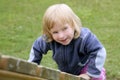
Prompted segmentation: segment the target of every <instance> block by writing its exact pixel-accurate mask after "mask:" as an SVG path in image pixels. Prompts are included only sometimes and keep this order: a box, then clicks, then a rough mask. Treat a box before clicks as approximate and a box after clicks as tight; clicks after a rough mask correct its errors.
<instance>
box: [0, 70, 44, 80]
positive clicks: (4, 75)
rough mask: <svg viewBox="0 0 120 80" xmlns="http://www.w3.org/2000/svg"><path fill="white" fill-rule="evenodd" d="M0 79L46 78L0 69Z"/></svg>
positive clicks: (35, 79) (39, 79)
mask: <svg viewBox="0 0 120 80" xmlns="http://www.w3.org/2000/svg"><path fill="white" fill-rule="evenodd" d="M0 80H46V79H42V78H39V77H36V76H30V75H26V74H20V73H15V72H10V71H5V70H0Z"/></svg>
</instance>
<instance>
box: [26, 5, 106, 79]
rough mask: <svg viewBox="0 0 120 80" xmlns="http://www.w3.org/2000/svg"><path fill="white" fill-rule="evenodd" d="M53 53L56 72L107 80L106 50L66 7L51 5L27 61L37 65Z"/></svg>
mask: <svg viewBox="0 0 120 80" xmlns="http://www.w3.org/2000/svg"><path fill="white" fill-rule="evenodd" d="M48 50H52V52H53V55H52V58H53V59H54V60H55V62H56V63H57V65H58V68H59V70H61V71H63V72H67V73H70V74H74V75H78V76H80V77H83V78H86V79H87V78H88V79H91V80H106V75H105V69H104V67H103V66H104V63H105V59H106V50H105V48H104V46H103V45H102V44H101V42H100V41H99V40H98V39H97V37H96V36H95V34H93V33H92V32H91V31H90V30H89V29H88V28H85V27H82V25H81V22H80V19H79V17H78V16H77V15H76V14H75V13H74V12H73V11H72V9H71V8H70V7H69V6H68V5H66V4H55V5H52V6H50V7H49V8H48V9H47V10H46V12H45V14H44V16H43V35H42V36H40V37H39V38H38V39H36V40H35V42H34V44H33V46H32V48H31V52H30V57H29V60H28V61H29V62H35V63H37V64H40V62H41V59H42V56H43V54H46V53H47V52H48Z"/></svg>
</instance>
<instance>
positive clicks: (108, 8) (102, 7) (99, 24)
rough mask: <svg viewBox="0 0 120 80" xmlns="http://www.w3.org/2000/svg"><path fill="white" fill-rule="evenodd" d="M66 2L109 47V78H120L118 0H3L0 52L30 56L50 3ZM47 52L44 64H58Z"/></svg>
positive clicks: (19, 56) (119, 14)
mask: <svg viewBox="0 0 120 80" xmlns="http://www.w3.org/2000/svg"><path fill="white" fill-rule="evenodd" d="M55 3H66V4H68V5H69V6H70V7H71V8H72V9H73V11H74V12H75V13H76V14H77V15H78V16H79V17H80V18H81V21H82V24H83V26H86V27H88V28H90V29H91V30H92V31H93V32H94V33H95V34H96V35H97V37H98V38H99V39H100V41H101V42H102V43H103V45H104V46H105V48H106V50H107V59H106V63H105V68H106V71H107V78H108V80H119V79H120V68H119V66H120V63H119V60H120V58H119V56H120V54H119V52H120V44H119V42H120V30H119V29H120V24H119V21H120V6H119V4H120V1H119V0H73V1H72V0H43V1H40V0H37V1H35V0H0V53H1V54H4V55H10V56H14V57H18V58H22V59H25V60H27V59H28V56H29V52H30V48H31V46H32V43H33V42H34V40H35V39H36V38H37V37H38V36H40V35H41V22H42V21H41V20H42V16H43V14H44V12H45V10H46V9H47V7H48V6H50V5H52V4H55ZM51 55H52V53H51V52H48V54H47V55H45V56H44V58H43V60H42V63H41V64H42V65H44V66H47V67H51V68H57V65H56V64H55V62H54V61H53V60H52V59H51V57H52V56H51Z"/></svg>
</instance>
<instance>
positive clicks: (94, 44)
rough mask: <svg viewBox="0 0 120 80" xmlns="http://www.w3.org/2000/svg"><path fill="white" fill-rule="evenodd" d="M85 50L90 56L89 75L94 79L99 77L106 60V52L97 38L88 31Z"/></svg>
mask: <svg viewBox="0 0 120 80" xmlns="http://www.w3.org/2000/svg"><path fill="white" fill-rule="evenodd" d="M85 50H86V52H87V54H89V55H90V56H89V63H88V68H87V74H88V75H90V76H92V77H95V78H97V77H99V76H100V73H101V70H102V68H103V65H104V63H105V59H106V50H105V48H104V46H103V45H102V44H101V43H100V41H99V40H98V39H97V37H96V36H95V35H94V34H93V33H92V32H91V31H88V33H87V35H86V36H85Z"/></svg>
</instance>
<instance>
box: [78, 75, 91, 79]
mask: <svg viewBox="0 0 120 80" xmlns="http://www.w3.org/2000/svg"><path fill="white" fill-rule="evenodd" d="M79 77H81V78H83V79H86V80H90V79H91V77H90V76H88V75H87V74H81V75H79Z"/></svg>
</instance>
